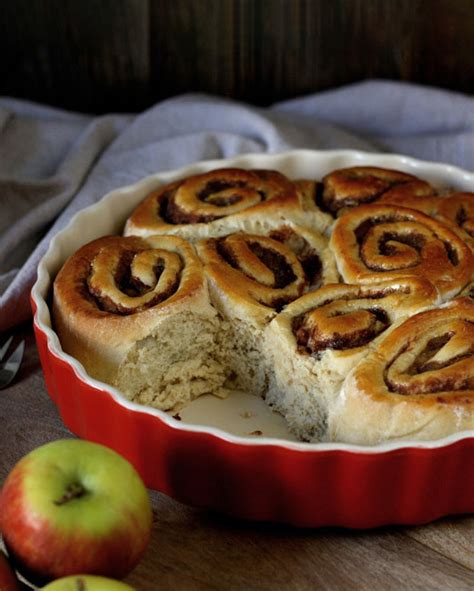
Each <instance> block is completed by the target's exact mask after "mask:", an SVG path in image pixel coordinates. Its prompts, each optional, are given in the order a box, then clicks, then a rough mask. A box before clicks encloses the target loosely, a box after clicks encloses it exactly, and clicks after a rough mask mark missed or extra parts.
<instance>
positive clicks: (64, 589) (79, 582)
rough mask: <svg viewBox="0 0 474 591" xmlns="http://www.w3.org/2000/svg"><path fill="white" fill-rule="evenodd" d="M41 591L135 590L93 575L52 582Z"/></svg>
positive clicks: (76, 576) (65, 578) (112, 580)
mask: <svg viewBox="0 0 474 591" xmlns="http://www.w3.org/2000/svg"><path fill="white" fill-rule="evenodd" d="M43 591H135V589H134V588H133V587H130V585H126V584H125V583H120V582H119V581H115V580H114V579H107V578H105V577H95V576H94V575H73V576H72V577H64V578H63V579H57V580H56V581H53V582H52V583H50V584H49V585H46V587H43Z"/></svg>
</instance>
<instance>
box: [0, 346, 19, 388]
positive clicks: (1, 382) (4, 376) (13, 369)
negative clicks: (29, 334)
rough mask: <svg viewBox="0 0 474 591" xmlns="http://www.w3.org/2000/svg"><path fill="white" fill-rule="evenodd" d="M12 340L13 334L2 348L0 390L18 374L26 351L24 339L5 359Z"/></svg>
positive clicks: (0, 352)
mask: <svg viewBox="0 0 474 591" xmlns="http://www.w3.org/2000/svg"><path fill="white" fill-rule="evenodd" d="M12 341H13V335H12V336H11V337H10V338H9V339H7V341H6V342H5V343H4V344H3V346H2V347H1V348H0V390H1V389H2V388H6V387H7V386H8V385H9V384H10V383H11V382H12V380H13V378H14V377H15V376H16V374H17V372H18V369H19V368H20V365H21V361H22V359H23V353H24V352H25V341H24V339H22V340H21V341H20V342H19V343H18V345H17V346H16V348H15V349H14V351H13V353H11V354H10V356H9V357H7V358H6V359H5V360H3V358H4V357H5V356H6V354H7V353H8V350H9V348H10V345H11V344H12Z"/></svg>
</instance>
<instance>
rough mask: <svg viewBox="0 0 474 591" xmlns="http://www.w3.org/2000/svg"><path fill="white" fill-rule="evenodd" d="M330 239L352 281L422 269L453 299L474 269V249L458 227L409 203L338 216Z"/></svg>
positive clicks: (341, 268)
mask: <svg viewBox="0 0 474 591" xmlns="http://www.w3.org/2000/svg"><path fill="white" fill-rule="evenodd" d="M330 244H331V247H332V249H333V251H334V253H335V256H336V261H337V264H338V268H339V272H340V273H341V275H342V277H343V278H344V280H345V281H347V282H351V283H371V282H374V281H380V280H383V279H396V278H399V277H401V276H404V275H417V276H421V277H425V278H426V279H428V280H429V281H431V282H432V283H433V284H434V285H435V286H436V288H437V289H438V290H439V292H440V294H441V296H442V297H443V298H445V299H447V298H449V297H452V296H453V295H456V294H457V293H459V292H460V291H461V289H463V287H464V286H465V285H466V284H467V283H468V281H469V280H470V278H471V276H472V273H473V265H474V262H473V255H472V253H471V251H470V249H469V247H468V246H467V245H466V244H465V243H464V242H463V241H462V240H461V239H460V238H459V237H458V236H457V235H456V234H455V233H454V232H453V231H452V229H450V228H448V227H447V226H446V225H445V224H443V223H441V222H439V221H436V220H434V219H432V218H430V217H428V216H427V215H425V214H423V213H421V212H418V211H415V210H412V209H408V208H403V207H398V206H392V205H383V204H381V205H379V204H372V205H364V206H361V207H358V208H355V209H353V210H351V211H349V212H347V213H346V214H345V215H343V216H342V217H341V218H339V219H338V220H337V222H336V224H335V226H334V229H333V232H332V236H331V241H330Z"/></svg>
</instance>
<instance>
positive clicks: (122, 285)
mask: <svg viewBox="0 0 474 591" xmlns="http://www.w3.org/2000/svg"><path fill="white" fill-rule="evenodd" d="M138 252H140V251H135V252H133V251H127V252H125V253H123V255H122V256H121V258H120V262H119V264H118V266H117V269H116V271H115V275H114V281H115V284H116V286H117V288H118V289H119V290H120V291H121V292H122V293H123V294H125V295H126V296H128V297H132V298H135V297H140V296H143V295H145V294H147V293H149V292H151V291H153V289H154V287H150V286H148V285H145V284H144V283H142V282H141V281H140V279H139V278H138V277H134V276H132V274H131V271H130V267H131V263H132V261H133V258H134V256H135V255H136V254H138ZM163 270H164V264H163V261H159V262H158V263H157V264H156V265H155V267H154V268H153V272H154V275H155V279H156V281H155V285H156V283H157V282H158V281H159V279H160V276H161V274H162V273H163ZM179 282H180V277H179V276H176V277H175V278H174V281H172V282H171V283H170V284H169V285H168V286H167V288H166V289H165V290H163V291H161V292H157V293H156V294H155V296H154V297H153V298H151V299H150V300H149V301H148V302H147V303H146V304H144V305H141V306H137V307H133V308H132V307H128V306H126V305H124V304H122V303H121V302H117V301H115V300H114V299H113V298H112V297H110V296H106V295H104V294H103V293H102V292H101V290H100V289H97V288H96V289H94V287H93V286H92V285H91V284H90V283H89V282H88V281H87V280H86V282H85V289H86V290H87V298H88V299H91V300H93V301H94V302H95V304H96V306H97V307H98V308H99V309H100V310H102V311H104V312H110V313H112V314H120V315H123V316H126V315H129V314H135V313H137V312H142V311H143V310H146V309H148V308H151V307H153V306H156V305H157V304H159V303H161V302H163V301H164V300H166V299H167V298H169V297H171V296H172V295H173V294H174V293H175V292H176V290H177V289H178V287H179Z"/></svg>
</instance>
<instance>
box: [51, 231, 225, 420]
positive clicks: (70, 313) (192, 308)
mask: <svg viewBox="0 0 474 591" xmlns="http://www.w3.org/2000/svg"><path fill="white" fill-rule="evenodd" d="M53 318H54V325H55V328H56V331H57V333H58V335H59V338H60V341H61V344H62V347H63V350H64V351H65V352H66V353H69V354H70V355H72V356H74V357H75V358H76V359H78V360H79V361H80V362H81V363H82V364H83V366H84V367H85V369H86V371H87V373H88V374H89V375H91V376H92V377H95V378H97V379H99V380H102V381H105V382H108V383H110V384H113V385H115V386H117V387H118V388H119V389H120V390H121V391H122V392H123V393H124V394H125V395H126V396H127V397H129V398H130V399H132V400H135V401H136V402H140V403H143V404H148V405H151V406H155V407H157V408H161V409H168V408H176V407H179V406H180V405H183V404H185V403H186V402H189V401H190V400H192V399H193V398H196V397H197V396H199V395H201V394H204V393H209V392H214V393H217V394H219V393H223V391H222V390H221V388H222V386H223V384H224V382H225V380H226V376H225V375H224V369H223V368H222V365H221V364H220V363H218V362H217V361H214V362H211V361H210V359H211V358H212V352H213V348H214V347H215V343H216V334H217V332H218V328H219V323H218V319H217V315H216V312H215V310H214V309H213V307H212V306H211V305H210V303H209V298H208V293H207V288H206V283H205V279H204V275H203V269H202V265H201V263H200V261H199V259H198V257H197V256H196V253H195V252H194V249H193V247H192V246H191V245H189V244H187V243H186V242H185V241H184V240H183V239H182V238H179V237H177V236H153V237H150V238H147V239H144V238H138V237H128V238H124V237H119V236H108V237H104V238H99V239H98V240H95V241H93V242H91V243H89V244H87V245H85V246H83V247H82V248H81V249H79V250H78V251H77V252H76V253H75V254H74V255H73V256H72V257H70V258H69V259H68V260H67V261H66V263H65V264H64V266H63V268H62V269H61V271H60V272H59V274H58V275H57V277H56V280H55V282H54V295H53ZM197 368H199V369H197ZM196 371H198V372H200V379H199V380H196V379H195V373H196Z"/></svg>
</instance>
